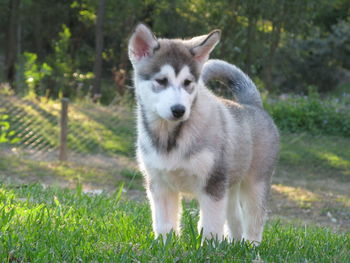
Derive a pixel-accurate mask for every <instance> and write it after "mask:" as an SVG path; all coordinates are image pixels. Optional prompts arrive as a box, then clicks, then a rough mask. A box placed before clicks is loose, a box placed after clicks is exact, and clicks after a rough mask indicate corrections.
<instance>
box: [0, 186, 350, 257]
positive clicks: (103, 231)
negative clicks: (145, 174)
mask: <svg viewBox="0 0 350 263" xmlns="http://www.w3.org/2000/svg"><path fill="white" fill-rule="evenodd" d="M121 193H122V191H121V188H120V189H119V190H118V191H116V192H115V193H113V194H109V195H108V194H106V193H102V194H101V195H87V194H84V193H83V192H82V190H81V187H79V186H78V187H77V189H75V190H67V189H60V188H47V189H43V188H42V187H41V186H40V185H37V184H34V185H19V186H15V185H1V187H0V236H1V238H0V251H1V252H0V262H349V261H350V233H347V234H335V233H332V232H330V231H329V230H328V229H323V228H317V227H295V226H291V225H288V226H284V225H281V224H280V223H279V222H278V221H271V222H268V224H267V226H266V228H265V233H264V240H263V242H262V244H261V245H260V246H259V247H257V248H256V247H252V246H251V245H249V244H247V243H240V242H236V243H234V244H231V243H228V242H226V241H225V242H222V243H218V242H216V241H215V240H210V241H207V242H205V243H204V244H203V245H201V241H200V236H199V235H198V233H197V231H196V230H195V229H196V227H195V224H196V221H197V220H198V210H197V206H196V204H195V203H194V202H190V203H184V207H185V212H184V218H183V225H184V227H183V234H182V235H181V236H180V237H176V236H173V235H169V236H168V238H167V241H166V243H165V244H163V243H162V242H161V241H160V240H154V236H153V234H152V231H151V218H150V211H149V207H148V205H147V204H145V203H137V202H132V201H127V200H124V199H123V196H121ZM253 260H255V261H253Z"/></svg>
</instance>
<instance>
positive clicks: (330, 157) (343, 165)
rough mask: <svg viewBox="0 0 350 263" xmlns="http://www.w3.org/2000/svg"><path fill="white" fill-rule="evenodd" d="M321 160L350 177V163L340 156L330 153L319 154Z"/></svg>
mask: <svg viewBox="0 0 350 263" xmlns="http://www.w3.org/2000/svg"><path fill="white" fill-rule="evenodd" d="M317 155H318V156H319V157H320V158H321V159H323V160H325V161H327V162H328V163H329V164H330V165H331V166H333V167H336V168H339V169H343V170H344V174H347V175H350V161H349V160H345V159H343V158H341V157H339V156H338V155H336V154H334V153H330V152H319V153H318V154H317Z"/></svg>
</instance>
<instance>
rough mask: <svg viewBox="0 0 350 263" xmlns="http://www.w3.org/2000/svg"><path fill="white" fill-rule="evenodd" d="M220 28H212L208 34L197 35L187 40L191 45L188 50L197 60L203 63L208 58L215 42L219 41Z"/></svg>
mask: <svg viewBox="0 0 350 263" xmlns="http://www.w3.org/2000/svg"><path fill="white" fill-rule="evenodd" d="M220 35H221V31H220V30H218V29H217V30H213V31H212V32H210V33H209V34H208V35H204V36H199V37H195V38H192V39H191V40H189V42H188V43H189V44H190V45H191V48H190V52H191V53H192V55H193V57H194V58H195V60H197V62H199V63H204V62H205V61H206V60H207V59H208V58H209V54H210V52H212V51H213V49H214V48H215V46H216V45H217V43H219V41H220Z"/></svg>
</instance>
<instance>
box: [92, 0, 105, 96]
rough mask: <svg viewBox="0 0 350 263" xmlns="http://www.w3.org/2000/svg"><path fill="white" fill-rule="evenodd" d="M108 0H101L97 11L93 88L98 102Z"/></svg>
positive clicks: (93, 93) (93, 94)
mask: <svg viewBox="0 0 350 263" xmlns="http://www.w3.org/2000/svg"><path fill="white" fill-rule="evenodd" d="M105 6H106V0H100V1H99V6H98V11H97V23H96V35H95V36H96V38H95V48H96V51H95V62H94V68H93V72H94V82H93V88H92V99H93V101H94V102H97V101H98V100H99V98H100V97H101V72H102V51H103V21H104V16H105Z"/></svg>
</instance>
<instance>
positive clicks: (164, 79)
mask: <svg viewBox="0 0 350 263" xmlns="http://www.w3.org/2000/svg"><path fill="white" fill-rule="evenodd" d="M156 81H157V82H158V84H159V85H162V86H166V85H167V84H168V79H167V78H162V79H156Z"/></svg>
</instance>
